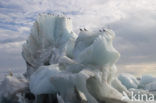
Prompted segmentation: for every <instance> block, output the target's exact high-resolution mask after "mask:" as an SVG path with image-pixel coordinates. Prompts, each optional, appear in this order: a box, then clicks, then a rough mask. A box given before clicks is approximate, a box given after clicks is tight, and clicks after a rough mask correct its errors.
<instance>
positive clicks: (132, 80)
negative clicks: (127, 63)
mask: <svg viewBox="0 0 156 103" xmlns="http://www.w3.org/2000/svg"><path fill="white" fill-rule="evenodd" d="M118 78H119V80H120V81H121V83H122V84H123V85H124V86H126V88H127V89H130V88H134V89H137V88H138V85H139V81H138V80H137V79H136V77H135V76H133V75H131V74H128V73H122V74H120V75H119V76H118Z"/></svg>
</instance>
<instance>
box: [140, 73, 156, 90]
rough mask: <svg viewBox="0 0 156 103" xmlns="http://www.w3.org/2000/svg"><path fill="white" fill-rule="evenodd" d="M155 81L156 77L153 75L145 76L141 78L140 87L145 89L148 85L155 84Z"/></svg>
mask: <svg viewBox="0 0 156 103" xmlns="http://www.w3.org/2000/svg"><path fill="white" fill-rule="evenodd" d="M154 81H156V77H153V76H151V75H143V76H142V77H141V80H140V84H139V87H141V88H145V86H146V85H147V84H149V83H151V82H154Z"/></svg>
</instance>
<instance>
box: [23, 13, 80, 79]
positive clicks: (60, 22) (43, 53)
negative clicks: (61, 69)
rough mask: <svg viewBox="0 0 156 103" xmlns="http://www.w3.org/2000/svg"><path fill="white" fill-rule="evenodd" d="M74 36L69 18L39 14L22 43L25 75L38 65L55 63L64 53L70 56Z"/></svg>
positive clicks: (29, 73)
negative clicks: (25, 68)
mask: <svg viewBox="0 0 156 103" xmlns="http://www.w3.org/2000/svg"><path fill="white" fill-rule="evenodd" d="M76 37H77V36H76V34H75V33H74V32H73V31H72V22H71V20H70V19H69V18H65V17H58V16H52V15H42V16H39V17H38V18H37V20H36V22H35V23H34V24H33V27H32V29H31V34H30V36H29V39H28V40H27V42H26V43H25V44H24V45H23V50H22V55H23V57H24V59H25V61H26V63H27V68H28V69H27V76H28V77H29V76H30V75H31V74H32V73H33V72H34V71H35V70H36V69H37V68H38V67H39V66H42V65H44V64H49V63H51V64H54V63H56V62H57V61H58V58H59V57H60V56H62V55H64V54H65V55H67V56H69V57H72V49H73V47H74V41H75V39H76ZM66 44H68V46H67V45H66Z"/></svg>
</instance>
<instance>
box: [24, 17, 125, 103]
mask: <svg viewBox="0 0 156 103" xmlns="http://www.w3.org/2000/svg"><path fill="white" fill-rule="evenodd" d="M114 37H115V33H114V32H113V31H112V30H109V29H104V30H103V32H99V31H96V30H95V31H87V30H82V31H81V32H80V33H79V34H78V35H77V34H76V33H74V32H73V30H72V24H71V19H68V18H65V17H64V16H63V17H62V16H53V15H44V14H43V15H41V16H39V17H38V18H37V20H36V22H35V23H34V25H33V27H32V30H31V34H30V36H29V38H28V40H27V42H26V43H25V44H24V45H23V52H22V55H23V57H24V59H25V61H26V63H27V72H26V76H27V78H28V79H30V82H29V87H30V91H31V92H32V93H33V94H35V95H40V94H49V93H51V94H54V93H60V96H61V97H62V98H63V100H64V102H65V103H66V102H70V103H76V101H77V98H78V97H79V96H77V95H76V92H75V89H74V88H76V89H77V90H78V91H80V94H83V95H84V97H86V99H87V101H88V102H89V103H98V101H105V100H106V98H112V99H113V98H114V99H118V100H121V98H122V91H126V92H127V93H128V90H127V89H126V88H125V87H124V86H123V85H122V84H121V82H120V81H119V80H118V78H117V68H116V66H115V63H116V61H117V60H118V59H119V57H120V54H119V52H118V51H117V50H116V49H115V48H114V47H113V43H112V41H113V39H114ZM113 82H115V85H114V83H113ZM80 97H81V96H80Z"/></svg>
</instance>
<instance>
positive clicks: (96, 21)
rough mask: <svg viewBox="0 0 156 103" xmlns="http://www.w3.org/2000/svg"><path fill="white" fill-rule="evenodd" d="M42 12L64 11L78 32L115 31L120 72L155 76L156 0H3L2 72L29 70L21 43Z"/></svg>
mask: <svg viewBox="0 0 156 103" xmlns="http://www.w3.org/2000/svg"><path fill="white" fill-rule="evenodd" d="M39 13H55V14H65V15H66V16H68V17H70V18H71V19H72V21H73V30H74V31H75V32H76V33H78V32H79V28H82V27H85V28H87V29H88V30H94V29H101V28H103V27H107V28H110V29H112V30H114V32H115V33H116V38H115V40H114V43H113V44H114V46H115V48H116V49H117V50H118V51H119V52H120V54H121V57H120V60H119V61H118V62H117V66H118V69H119V71H120V72H123V71H124V72H130V73H133V74H136V75H142V74H145V73H147V74H153V75H156V28H155V27H156V0H0V73H4V72H8V71H12V72H24V71H25V70H26V65H25V62H24V60H23V58H22V56H21V51H22V45H23V43H24V42H25V41H26V39H27V38H28V36H29V34H30V29H31V27H32V24H33V22H34V21H35V19H36V18H37V15H38V14H39ZM0 75H1V74H0Z"/></svg>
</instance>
